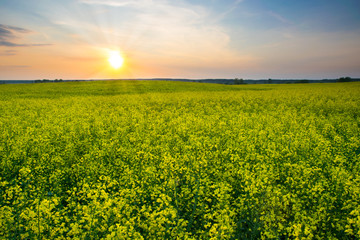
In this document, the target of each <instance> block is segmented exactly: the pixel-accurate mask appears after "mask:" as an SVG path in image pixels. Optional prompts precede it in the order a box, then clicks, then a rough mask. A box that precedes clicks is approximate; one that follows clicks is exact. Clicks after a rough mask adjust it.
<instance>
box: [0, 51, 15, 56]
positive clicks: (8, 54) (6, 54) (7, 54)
mask: <svg viewBox="0 0 360 240" xmlns="http://www.w3.org/2000/svg"><path fill="white" fill-rule="evenodd" d="M14 55H16V51H15V50H6V51H3V52H0V56H14Z"/></svg>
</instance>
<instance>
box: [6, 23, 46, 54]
mask: <svg viewBox="0 0 360 240" xmlns="http://www.w3.org/2000/svg"><path fill="white" fill-rule="evenodd" d="M31 32H32V31H30V30H28V29H25V28H20V27H15V26H10V25H4V24H0V47H1V46H3V47H39V46H49V45H51V44H39V43H32V44H27V43H17V42H16V40H19V39H21V38H22V37H21V36H19V35H21V34H26V33H31ZM13 54H15V53H14V52H13ZM13 54H12V55H13Z"/></svg>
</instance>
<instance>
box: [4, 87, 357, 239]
mask: <svg viewBox="0 0 360 240" xmlns="http://www.w3.org/2000/svg"><path fill="white" fill-rule="evenodd" d="M359 173H360V83H357V82H353V83H332V84H283V85H275V84H268V85H236V86H235V85H217V84H201V83H186V82H168V81H96V82H63V83H44V84H19V85H17V84H14V85H11V84H9V85H1V86H0V239H360V207H359V206H360V174H359Z"/></svg>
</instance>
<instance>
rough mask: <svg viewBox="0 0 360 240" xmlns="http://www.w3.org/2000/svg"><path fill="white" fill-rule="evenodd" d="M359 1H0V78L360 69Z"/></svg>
mask: <svg viewBox="0 0 360 240" xmlns="http://www.w3.org/2000/svg"><path fill="white" fill-rule="evenodd" d="M358 9H360V1H358V0H343V1H327V0H316V1H313V0H303V1H296V3H295V2H294V4H287V3H285V2H284V1H279V0H276V1H268V0H257V1H251V0H226V1H225V0H212V1H208V0H197V1H193V0H174V1H168V0H165V1H164V0H151V1H149V0H139V1H123V0H103V1H99V0H63V1H41V4H40V3H39V4H32V1H26V0H17V1H0V80H1V79H4V80H11V79H38V78H63V79H93V78H101V79H106V78H197V79H198V78H253V79H268V78H295V79H303V78H315V79H316V78H317V79H319V78H320V79H322V78H338V77H341V76H350V77H359V76H360V14H359V11H358ZM334 16H336V17H334ZM104 49H105V51H104ZM109 50H111V51H113V52H112V53H111V54H110V55H109ZM119 50H120V51H119ZM116 51H118V52H116Z"/></svg>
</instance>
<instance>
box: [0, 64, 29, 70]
mask: <svg viewBox="0 0 360 240" xmlns="http://www.w3.org/2000/svg"><path fill="white" fill-rule="evenodd" d="M29 67H31V66H30V65H0V69H9V68H29Z"/></svg>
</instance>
